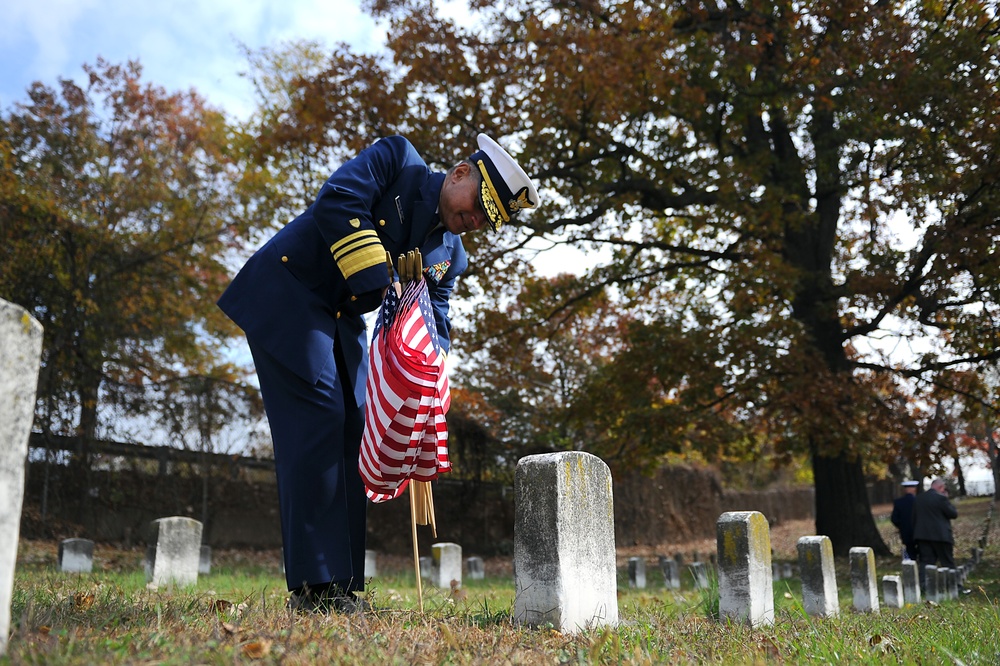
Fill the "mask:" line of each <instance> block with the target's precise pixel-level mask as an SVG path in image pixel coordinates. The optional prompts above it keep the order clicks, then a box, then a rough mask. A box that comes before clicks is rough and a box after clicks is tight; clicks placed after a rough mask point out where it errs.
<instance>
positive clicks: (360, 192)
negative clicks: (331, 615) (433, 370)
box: [219, 134, 538, 612]
mask: <svg viewBox="0 0 1000 666" xmlns="http://www.w3.org/2000/svg"><path fill="white" fill-rule="evenodd" d="M477 144H478V150H477V151H476V152H474V153H473V154H472V155H471V156H470V157H469V158H468V159H466V160H463V161H462V162H459V163H458V164H456V165H454V166H453V167H451V168H450V169H449V170H448V171H447V172H446V173H441V172H434V171H432V170H431V169H430V168H428V166H427V164H426V163H425V162H424V160H423V159H422V158H421V157H420V155H419V154H417V151H416V150H415V149H414V147H413V146H412V145H411V144H410V142H409V141H408V140H406V139H405V138H403V137H400V136H394V137H388V138H384V139H380V140H379V141H377V142H376V143H374V144H373V145H372V146H370V147H368V148H366V149H365V150H363V151H362V152H360V153H359V154H358V155H357V156H356V157H354V158H353V159H351V160H349V161H347V162H346V163H344V164H343V165H342V166H341V167H340V168H339V169H337V170H336V171H335V172H334V173H333V175H331V176H330V177H329V179H327V181H326V182H325V183H324V185H323V186H322V188H321V189H320V191H319V194H318V196H317V198H316V200H315V202H314V203H313V204H312V205H311V206H309V208H308V209H307V210H306V211H305V212H303V213H302V214H301V215H299V216H298V217H297V218H295V219H294V220H292V221H291V222H289V223H288V224H287V225H286V226H285V227H283V228H282V229H280V230H279V231H278V232H277V233H276V234H275V235H274V236H273V237H272V238H271V239H270V240H269V241H268V242H267V243H266V244H265V245H264V246H263V247H261V248H260V249H259V250H258V251H257V252H256V253H255V254H254V255H253V256H252V257H250V259H249V260H248V261H247V263H246V264H245V265H244V266H243V268H242V269H241V270H240V272H239V274H238V275H237V276H236V277H235V278H234V279H233V281H232V283H231V284H230V285H229V287H228V288H227V289H226V291H225V293H223V295H222V296H221V298H220V299H219V307H220V308H222V310H223V311H224V312H225V313H226V314H227V315H228V316H229V317H230V318H231V319H232V320H233V321H234V322H236V324H237V325H239V326H240V328H242V329H243V331H244V333H245V334H246V337H247V342H248V343H249V346H250V352H251V354H252V355H253V359H254V365H255V367H256V370H257V377H258V379H259V381H260V389H261V396H262V397H263V400H264V410H265V412H266V413H267V418H268V424H269V426H270V429H271V437H272V441H273V443H274V463H275V471H276V474H277V481H278V499H279V509H280V516H281V534H282V551H283V555H284V562H285V579H286V582H287V584H288V589H289V591H290V592H291V593H292V595H291V599H290V601H289V605H290V606H291V607H293V608H296V609H298V610H315V611H321V612H329V611H331V610H334V611H341V612H352V611H357V610H360V609H363V608H364V606H365V603H364V602H363V600H362V599H360V598H359V597H357V596H356V594H355V593H357V592H361V591H363V590H364V563H365V535H366V527H367V526H366V510H367V497H366V495H365V489H364V484H363V482H362V480H361V475H360V473H359V471H358V455H359V450H360V445H361V437H362V434H363V430H364V423H363V421H364V417H363V409H362V408H363V405H364V399H365V382H366V379H367V368H368V360H367V355H368V349H367V334H366V330H365V328H366V327H365V322H364V318H363V316H362V315H363V313H365V312H370V311H372V310H374V309H375V308H377V307H378V306H379V304H380V303H381V302H382V297H383V295H384V293H385V290H386V289H387V288H389V286H390V284H391V280H390V277H389V273H388V272H387V270H386V252H388V253H389V254H390V256H391V257H393V258H395V257H397V256H399V255H400V254H404V253H406V252H408V251H410V250H413V249H419V250H420V251H421V254H422V256H423V263H424V266H425V268H424V277H425V278H426V280H427V283H428V292H429V295H430V299H431V305H432V308H433V310H434V315H435V323H436V326H437V333H438V336H439V337H440V340H441V344H442V346H443V348H444V350H445V351H446V352H447V351H448V349H449V347H450V342H451V335H450V332H451V325H450V321H449V319H448V309H449V306H448V300H449V297H450V295H451V292H452V289H453V288H454V285H455V281H456V279H457V278H458V276H459V275H460V274H461V273H462V272H463V271H464V270H465V269H466V267H467V266H468V260H467V258H466V254H465V249H464V247H463V245H462V239H461V234H463V233H465V232H467V231H475V230H478V229H481V228H482V227H484V226H485V225H487V224H489V225H490V226H491V227H492V228H493V230H494V231H496V230H497V229H499V228H500V227H501V226H502V225H503V224H506V223H508V222H512V221H513V220H514V218H515V216H516V215H517V213H518V211H519V210H521V209H523V208H533V207H535V206H537V205H538V193H537V191H536V189H535V186H534V185H533V184H532V182H531V180H530V179H529V178H528V176H527V175H526V174H525V173H524V170H523V169H521V167H520V166H518V165H517V163H516V162H515V161H514V159H513V158H512V157H511V156H510V155H509V154H507V152H506V151H505V150H504V149H503V148H501V147H500V146H499V144H497V143H496V142H495V141H493V139H491V138H489V137H488V136H486V135H485V134H480V135H479V137H478V138H477Z"/></svg>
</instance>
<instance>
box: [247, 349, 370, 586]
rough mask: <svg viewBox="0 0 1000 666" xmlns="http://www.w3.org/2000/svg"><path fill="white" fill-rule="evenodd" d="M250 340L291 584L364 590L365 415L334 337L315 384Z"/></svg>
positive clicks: (287, 578)
mask: <svg viewBox="0 0 1000 666" xmlns="http://www.w3.org/2000/svg"><path fill="white" fill-rule="evenodd" d="M248 342H249V343H250V352H251V353H252V354H253V359H254V365H255V366H256V369H257V377H258V379H259V381H260V390H261V396H262V398H263V400H264V411H265V412H266V413H267V420H268V424H269V426H270V428H271V438H272V441H273V442H274V462H275V471H276V474H277V482H278V500H279V508H280V515H281V536H282V552H283V554H284V558H285V580H286V582H287V584H288V589H289V590H297V589H299V588H301V587H303V586H309V587H310V588H319V589H322V588H324V587H325V586H327V585H329V584H332V585H335V586H337V587H339V588H342V589H343V590H346V591H361V590H363V589H364V573H365V571H364V570H365V532H366V511H367V501H368V499H367V497H366V495H365V488H364V483H363V481H362V480H361V475H360V473H359V471H358V455H359V451H360V448H361V436H362V433H363V428H364V415H363V412H362V410H361V409H360V408H359V407H358V405H357V404H356V403H355V399H354V392H353V390H352V388H351V386H350V380H349V379H348V377H349V375H348V372H347V367H346V363H345V362H344V358H343V355H342V354H341V353H340V350H339V349H338V348H337V344H336V343H335V344H334V348H333V349H331V350H330V359H329V361H328V362H327V363H326V366H325V367H324V369H323V372H322V373H321V375H320V377H319V379H318V381H317V382H316V383H315V384H311V383H310V382H308V381H306V380H304V379H302V378H301V377H300V376H298V375H297V374H295V373H294V372H292V371H291V370H289V369H288V368H286V367H285V366H283V365H282V364H281V363H279V362H278V361H277V360H276V359H275V358H274V357H273V356H272V355H271V354H269V353H268V352H267V351H265V350H264V349H262V348H261V347H259V346H258V345H255V344H254V342H253V340H248Z"/></svg>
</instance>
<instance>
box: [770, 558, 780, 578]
mask: <svg viewBox="0 0 1000 666" xmlns="http://www.w3.org/2000/svg"><path fill="white" fill-rule="evenodd" d="M771 580H781V565H780V564H778V563H777V562H772V563H771Z"/></svg>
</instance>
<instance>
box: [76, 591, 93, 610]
mask: <svg viewBox="0 0 1000 666" xmlns="http://www.w3.org/2000/svg"><path fill="white" fill-rule="evenodd" d="M93 605H94V595H93V594H84V593H83V592H78V593H76V594H74V595H73V607H74V608H76V609H77V610H83V611H85V610H88V609H89V608H90V607H91V606H93Z"/></svg>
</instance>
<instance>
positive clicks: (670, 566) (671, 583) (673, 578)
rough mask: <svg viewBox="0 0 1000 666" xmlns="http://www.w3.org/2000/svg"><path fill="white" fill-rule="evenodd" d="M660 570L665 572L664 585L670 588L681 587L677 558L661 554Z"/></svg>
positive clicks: (676, 588)
mask: <svg viewBox="0 0 1000 666" xmlns="http://www.w3.org/2000/svg"><path fill="white" fill-rule="evenodd" d="M660 571H662V572H663V587H665V588H667V589H668V590H679V589H681V576H680V573H678V571H677V560H675V559H673V558H671V557H665V556H663V555H661V556H660Z"/></svg>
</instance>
